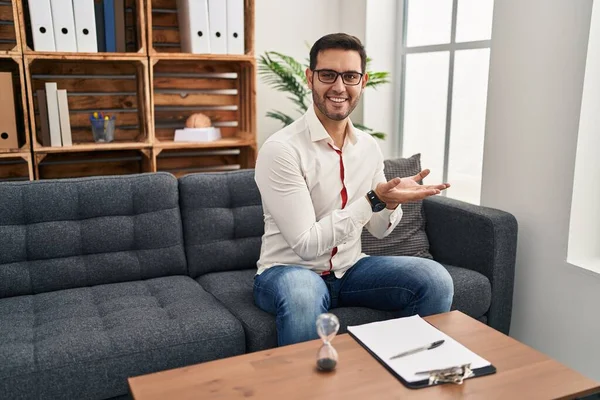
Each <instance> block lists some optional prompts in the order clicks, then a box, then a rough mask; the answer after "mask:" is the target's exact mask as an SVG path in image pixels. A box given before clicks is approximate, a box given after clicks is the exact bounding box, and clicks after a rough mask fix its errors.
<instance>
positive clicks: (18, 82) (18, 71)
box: [0, 54, 30, 154]
mask: <svg viewBox="0 0 600 400" xmlns="http://www.w3.org/2000/svg"><path fill="white" fill-rule="evenodd" d="M0 72H10V73H11V74H12V81H13V94H14V104H15V114H16V115H15V117H16V122H17V135H18V147H16V148H0V154H2V153H22V152H29V151H30V141H29V118H28V110H27V100H26V99H27V92H26V90H25V88H26V87H25V69H24V66H23V58H22V56H20V55H16V54H0ZM1 106H2V105H1V104H0V107H1Z"/></svg>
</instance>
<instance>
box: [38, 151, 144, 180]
mask: <svg viewBox="0 0 600 400" xmlns="http://www.w3.org/2000/svg"><path fill="white" fill-rule="evenodd" d="M34 168H35V174H36V176H37V178H38V179H59V178H73V177H84V176H98V175H126V174H137V173H143V172H153V171H154V170H155V167H154V165H153V157H152V150H151V149H138V150H108V151H96V152H69V153H64V152H63V153H36V154H35V165H34Z"/></svg>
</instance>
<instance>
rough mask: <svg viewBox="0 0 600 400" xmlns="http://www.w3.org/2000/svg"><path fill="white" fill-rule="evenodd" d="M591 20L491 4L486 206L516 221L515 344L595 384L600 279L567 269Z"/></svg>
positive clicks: (581, 12)
mask: <svg viewBox="0 0 600 400" xmlns="http://www.w3.org/2000/svg"><path fill="white" fill-rule="evenodd" d="M591 11H592V0H577V1H573V0H553V1H547V0H527V1H523V0H502V1H496V3H495V10H494V24H493V34H492V45H491V48H492V50H491V64H490V77H489V92H488V96H489V97H488V104H487V123H486V139H485V146H484V159H483V182H482V204H483V205H486V206H491V207H497V208H500V209H503V210H506V211H509V212H511V213H513V214H514V215H515V216H516V218H517V220H518V222H519V239H518V247H517V268H516V277H515V294H514V302H513V318H512V326H511V336H514V337H515V338H516V339H518V340H521V341H523V342H524V343H526V344H528V345H531V346H532V347H534V348H536V349H538V350H540V351H542V352H544V353H546V354H548V355H550V356H551V357H553V358H556V359H557V360H559V361H561V362H563V363H565V364H566V365H568V366H570V367H572V368H574V369H576V370H578V371H580V372H582V373H583V374H585V375H587V376H589V377H592V378H594V379H600V362H598V360H600V346H599V345H598V343H597V340H598V338H599V337H600V318H598V304H600V276H599V275H596V274H592V273H590V272H588V271H586V270H583V269H581V268H577V267H574V266H572V265H570V264H568V263H567V262H566V255H567V242H568V232H569V215H570V210H571V194H572V192H573V173H574V166H575V152H576V147H577V132H578V125H579V117H580V109H581V99H582V93H583V81H584V72H585V62H586V54H587V43H588V35H589V27H590V16H591ZM592 184H597V182H596V183H592Z"/></svg>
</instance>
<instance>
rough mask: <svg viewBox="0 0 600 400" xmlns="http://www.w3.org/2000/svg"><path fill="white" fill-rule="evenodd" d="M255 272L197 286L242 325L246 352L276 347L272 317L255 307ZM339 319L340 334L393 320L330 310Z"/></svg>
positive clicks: (219, 275)
mask: <svg viewBox="0 0 600 400" xmlns="http://www.w3.org/2000/svg"><path fill="white" fill-rule="evenodd" d="M255 274H256V269H247V270H242V271H228V272H216V273H210V274H206V275H204V276H201V277H200V278H198V282H200V284H201V285H202V287H204V288H205V289H206V291H207V292H209V293H211V294H213V295H214V296H215V297H216V298H217V299H218V300H219V301H220V302H221V303H223V304H224V305H225V307H227V309H228V310H229V311H231V313H232V314H233V315H235V316H236V317H237V318H238V319H239V320H240V321H241V323H242V326H243V327H244V331H245V332H246V349H247V351H248V352H252V351H258V350H264V349H269V348H272V347H276V346H277V332H276V326H275V317H274V316H272V315H271V314H268V313H266V312H264V311H262V310H261V309H260V308H258V307H256V306H255V305H254V296H253V294H252V291H253V283H254V275H255ZM332 312H333V313H334V314H336V315H337V316H338V318H339V319H340V325H341V326H340V333H344V332H346V327H347V326H348V325H353V324H354V325H357V324H363V323H366V322H371V321H378V320H383V319H388V318H391V317H392V313H389V312H384V311H377V310H373V309H369V308H362V307H344V308H336V309H333V310H332Z"/></svg>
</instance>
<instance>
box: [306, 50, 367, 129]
mask: <svg viewBox="0 0 600 400" xmlns="http://www.w3.org/2000/svg"><path fill="white" fill-rule="evenodd" d="M319 70H320V71H322V72H320V73H318V72H314V71H311V70H310V69H307V70H306V78H307V80H308V87H309V88H310V89H311V90H312V96H313V101H314V103H315V105H316V106H317V109H318V110H319V111H320V112H321V113H322V114H323V115H325V116H326V117H327V118H329V119H332V120H334V121H342V120H344V119H345V118H346V117H348V115H350V113H351V112H352V111H353V110H354V108H356V105H357V104H358V99H360V95H361V94H362V91H363V88H364V87H365V85H366V83H367V80H368V76H367V75H364V76H363V77H362V79H360V82H359V83H358V84H357V85H354V86H353V85H349V84H348V82H350V83H352V79H357V78H360V77H359V76H357V75H356V73H361V72H362V70H361V59H360V54H358V52H356V51H352V50H341V49H329V50H324V51H321V52H319V55H318V56H317V66H316V68H315V71H319ZM323 70H331V71H335V72H347V73H348V74H345V77H346V82H347V83H346V84H345V83H344V81H343V79H342V76H337V77H336V80H335V82H333V83H323V82H321V80H325V81H328V79H327V78H331V77H332V76H333V75H332V74H331V73H329V72H323ZM353 72H354V73H355V74H352V73H353ZM319 74H321V80H320V79H319Z"/></svg>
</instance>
